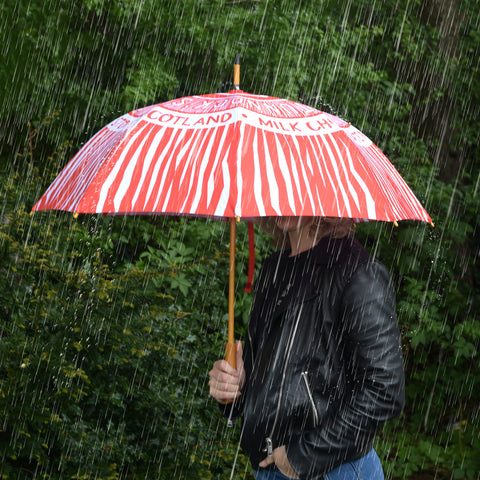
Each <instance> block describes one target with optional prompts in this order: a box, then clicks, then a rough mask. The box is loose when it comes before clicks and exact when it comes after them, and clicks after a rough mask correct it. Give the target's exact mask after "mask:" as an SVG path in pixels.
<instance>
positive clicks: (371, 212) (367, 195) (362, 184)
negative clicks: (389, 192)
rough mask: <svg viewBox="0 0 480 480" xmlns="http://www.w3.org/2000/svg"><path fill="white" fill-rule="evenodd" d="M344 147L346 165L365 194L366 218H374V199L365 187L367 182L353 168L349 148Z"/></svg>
mask: <svg viewBox="0 0 480 480" xmlns="http://www.w3.org/2000/svg"><path fill="white" fill-rule="evenodd" d="M342 143H343V142H342ZM344 145H345V144H344ZM345 148H346V150H347V159H348V165H349V166H350V172H352V175H353V176H354V177H355V179H356V180H357V182H358V184H359V185H360V188H361V189H362V191H363V193H364V195H365V201H366V203H367V215H368V218H371V219H374V218H376V215H377V214H376V212H375V201H374V200H373V198H372V195H371V193H370V190H369V189H368V187H367V184H366V183H365V182H364V181H363V178H362V177H361V176H360V174H359V173H358V172H357V171H356V170H355V166H354V164H353V161H352V156H351V155H350V150H349V149H348V148H347V146H346V145H345ZM349 185H350V186H351V184H350V182H349ZM351 188H352V189H353V187H352V186H351ZM355 193H356V192H355ZM357 207H359V204H358V200H357Z"/></svg>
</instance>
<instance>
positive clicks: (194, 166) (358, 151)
mask: <svg viewBox="0 0 480 480" xmlns="http://www.w3.org/2000/svg"><path fill="white" fill-rule="evenodd" d="M235 69H236V70H234V71H235V72H236V73H235V76H236V79H237V80H234V83H235V84H236V85H238V84H239V65H238V64H236V65H235ZM50 209H53V210H65V211H69V212H73V213H75V214H78V213H102V214H110V215H122V214H139V215H140V214H172V215H194V216H205V217H218V218H224V219H226V218H231V219H235V218H236V219H239V218H244V219H245V218H255V217H264V216H284V215H293V216H300V215H304V216H326V217H347V218H353V219H356V220H358V221H364V220H386V221H393V222H396V221H397V220H422V221H426V222H431V218H430V217H429V215H428V213H427V212H426V211H425V209H424V208H423V207H422V205H421V204H420V202H419V201H418V200H417V198H416V197H415V195H414V194H413V193H412V191H411V190H410V188H409V187H408V185H407V184H406V183H405V181H404V180H403V179H402V177H401V176H400V174H399V173H398V172H397V171H396V170H395V168H394V167H393V165H392V164H391V163H390V162H389V161H388V159H387V158H386V157H385V155H384V154H383V153H382V152H381V151H380V150H379V149H378V148H377V147H376V146H375V145H374V144H373V143H372V142H371V141H370V140H369V139H368V138H367V137H366V136H365V135H363V134H362V133H361V132H360V131H359V130H357V129H356V128H355V127H353V126H352V125H350V124H349V123H347V122H345V121H343V120H341V119H340V118H338V117H335V116H333V115H329V114H328V113H324V112H320V111H318V110H316V109H314V108H311V107H308V106H306V105H302V104H300V103H296V102H292V101H290V100H284V99H279V98H274V97H267V96H260V95H252V94H248V93H245V92H242V91H241V90H233V91H231V92H229V93H219V94H212V95H201V96H192V97H185V98H180V99H177V100H172V101H169V102H165V103H161V104H158V105H153V106H150V107H145V108H142V109H139V110H135V111H133V112H130V113H128V114H126V115H123V116H122V117H120V118H118V119H117V120H114V121H113V122H111V123H110V124H109V125H107V126H106V127H104V128H103V129H102V130H100V131H99V132H98V133H97V134H96V135H95V136H94V137H93V138H92V139H91V140H89V141H88V142H87V143H86V144H85V145H84V146H83V148H82V149H81V150H80V151H79V152H78V153H77V154H76V155H75V157H73V159H72V160H71V161H70V162H69V163H68V164H67V166H66V167H65V168H64V169H63V171H62V172H61V173H60V174H59V176H58V177H57V178H56V179H55V180H54V182H53V183H52V185H51V186H50V187H49V188H48V189H47V191H46V192H45V193H44V194H43V195H42V197H41V198H40V200H39V201H38V202H37V203H36V205H35V206H34V207H33V211H38V210H50ZM230 226H231V228H230V280H229V326H228V343H227V346H226V358H227V360H228V361H229V362H230V364H231V365H233V366H234V367H235V344H234V341H233V338H234V320H233V318H234V289H235V288H234V287H235V283H234V271H235V248H234V245H235V220H232V221H231V222H230ZM250 231H251V230H250ZM252 266H253V262H250V266H249V270H250V272H252V271H253V268H252Z"/></svg>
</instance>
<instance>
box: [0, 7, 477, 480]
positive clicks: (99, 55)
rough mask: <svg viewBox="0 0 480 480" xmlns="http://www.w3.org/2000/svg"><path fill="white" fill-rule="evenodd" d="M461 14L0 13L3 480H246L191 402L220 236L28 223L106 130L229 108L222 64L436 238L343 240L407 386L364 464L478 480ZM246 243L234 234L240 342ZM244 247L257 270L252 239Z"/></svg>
mask: <svg viewBox="0 0 480 480" xmlns="http://www.w3.org/2000/svg"><path fill="white" fill-rule="evenodd" d="M447 4H448V5H451V6H452V8H451V15H453V17H452V18H451V20H453V21H451V22H450V23H448V22H444V23H443V24H442V23H441V20H442V18H443V17H442V15H444V8H443V7H442V6H443V5H447ZM478 6H479V2H478V1H477V0H475V1H472V0H468V1H467V0H459V1H458V2H443V3H442V2H438V1H432V2H420V1H419V0H415V1H411V0H410V1H395V2H391V1H386V2H371V1H367V0H358V1H356V2H343V3H342V2H338V1H336V0H328V1H327V0H318V1H314V2H298V1H293V0H284V1H270V2H258V1H250V0H247V1H241V2H237V1H224V0H207V1H202V2H198V1H194V0H184V1H159V0H145V1H138V0H125V1H122V2H118V1H114V0H74V1H56V2H51V1H43V2H40V1H38V0H35V1H31V0H29V1H26V0H18V1H15V2H13V1H5V2H3V3H2V4H1V5H0V18H1V20H0V22H1V23H0V24H1V27H0V28H1V32H2V40H3V43H2V54H3V56H2V62H1V63H0V99H1V100H0V102H1V107H2V108H1V109H0V136H1V137H2V141H1V142H0V162H1V163H0V192H1V196H0V319H1V320H0V337H1V341H0V414H1V418H2V422H1V424H0V452H1V457H0V478H50V479H52V480H56V479H60V478H62V479H63V478H77V479H87V478H97V479H120V478H130V477H132V478H139V479H140V478H149V479H150V478H159V479H161V478H168V479H170V478H229V476H230V471H231V469H232V465H233V463H234V461H236V466H235V475H236V476H237V477H238V478H244V473H245V472H247V473H246V477H245V478H251V473H250V471H249V466H248V462H247V460H246V459H245V458H244V457H243V456H242V455H241V454H240V455H238V456H237V441H238V435H239V431H238V426H237V427H236V428H234V429H227V428H226V427H225V421H224V420H223V419H222V418H221V417H220V415H219V414H218V412H217V409H216V406H215V405H214V402H213V401H211V400H210V399H209V398H208V385H207V378H208V375H207V373H208V370H209V368H210V365H211V363H212V361H213V360H215V359H216V358H218V356H221V355H222V350H223V346H222V344H223V342H224V341H225V340H224V339H225V335H226V322H225V316H226V315H225V313H226V309H227V300H226V298H227V292H226V286H227V271H228V226H227V225H226V224H225V223H223V222H217V221H212V220H195V221H194V220H191V219H185V218H182V219H176V218H162V217H149V218H147V217H145V218H134V217H127V218H116V217H115V218H105V219H102V218H96V217H87V216H84V217H83V216H81V217H80V218H79V219H78V220H73V219H72V218H71V217H70V216H69V215H67V214H64V213H61V212H50V213H42V214H36V215H34V216H29V214H28V211H29V210H30V208H31V206H32V205H33V204H34V202H35V201H36V200H37V199H38V197H39V196H40V194H41V193H42V192H43V191H44V190H45V188H46V187H47V186H48V185H49V184H50V183H51V181H52V180H53V179H54V178H55V176H56V174H57V173H58V172H59V170H60V169H61V168H62V167H63V165H65V164H66V162H67V161H68V159H69V158H70V157H71V156H72V155H73V153H74V152H75V151H76V150H77V149H78V147H79V146H80V145H81V144H82V143H83V142H85V141H86V140H87V139H88V138H89V137H90V136H91V135H92V134H93V133H94V132H95V131H97V130H98V129H99V128H101V127H102V126H103V125H104V124H106V123H107V122H108V121H110V120H112V119H114V118H116V117H118V116H119V115H121V114H123V113H124V112H125V111H129V110H132V109H134V108H136V107H139V106H143V105H146V104H151V103H155V102H159V101H163V100H167V99H170V98H172V97H177V96H181V95H187V94H193V93H209V92H211V91H225V90H228V89H230V88H231V84H232V82H231V79H232V78H231V77H232V63H233V58H234V55H235V54H236V53H240V54H241V58H242V60H241V63H242V71H241V85H242V88H243V89H245V90H246V91H252V92H255V93H261V94H269V95H276V96H285V97H288V98H291V99H293V100H300V101H303V102H305V103H308V104H310V105H312V106H315V107H317V108H320V109H324V110H327V111H331V112H333V113H335V114H338V115H340V116H343V117H344V118H346V119H347V120H349V121H351V122H352V123H353V124H354V125H356V126H357V127H358V128H360V129H362V130H363V131H365V133H366V134H367V135H368V136H369V137H371V138H372V139H374V140H375V143H377V144H378V145H379V146H380V147H381V148H382V150H383V151H385V152H386V154H387V156H388V157H389V158H390V159H391V160H392V162H393V163H394V165H395V166H396V167H397V168H398V170H399V171H400V173H401V174H402V175H403V176H404V178H405V179H406V180H407V182H408V183H409V184H410V185H411V187H412V189H413V190H414V192H415V193H416V194H417V196H418V197H419V199H420V200H421V201H422V203H424V205H426V207H427V210H428V211H429V212H430V213H431V215H432V217H433V218H434V221H435V224H436V227H435V228H434V229H432V228H431V227H428V226H425V225H417V224H412V223H411V222H404V223H403V224H401V225H400V227H399V228H393V227H392V226H390V225H383V224H364V225H359V226H358V228H357V236H358V237H359V239H360V240H362V241H363V242H364V243H365V244H366V245H367V247H368V248H369V249H370V250H371V251H372V253H374V254H376V255H377V256H378V257H379V258H380V259H381V260H382V261H383V262H384V263H385V264H386V265H387V266H388V268H389V269H390V270H391V272H392V274H393V277H394V280H395V283H396V287H397V292H398V314H399V322H400V325H401V328H402V333H403V346H404V350H405V362H406V369H407V406H406V410H405V412H404V414H403V416H402V418H400V419H399V420H397V421H395V422H390V423H389V424H388V425H386V426H385V428H384V430H383V431H382V432H381V435H380V436H379V438H378V442H377V448H378V451H379V452H380V454H381V457H382V458H383V459H385V462H384V466H385V470H386V473H387V477H390V478H415V476H416V475H418V478H438V479H440V478H467V479H475V478H478V471H480V465H479V464H478V455H477V453H476V452H478V451H479V449H480V443H479V442H480V440H479V438H480V437H479V436H478V431H479V420H478V408H479V403H478V391H480V385H479V378H478V375H477V374H476V372H477V371H478V366H479V354H478V348H479V342H480V319H479V317H478V311H480V293H479V292H480V289H479V288H478V285H479V277H478V258H479V257H478V245H479V244H480V238H479V231H478V225H479V224H480V213H479V212H480V208H479V192H480V187H479V185H480V183H479V178H480V169H479V165H480V163H479V159H480V154H479V148H478V146H479V142H478V131H479V127H480V125H479V119H480V115H479V113H480V101H479V100H480V98H479V95H480V93H479V92H480V85H479V82H480V76H479V75H478V69H479V64H478V58H479V55H478V54H479V51H478V50H479V45H480V43H479V38H480V33H479V27H478V25H479V22H478ZM430 7H431V8H433V9H435V8H436V10H435V12H436V13H435V15H433V14H432V11H430V10H429V8H430ZM441 7H442V8H441ZM443 19H444V20H445V18H443ZM447 24H449V25H451V26H452V27H451V28H452V30H451V32H450V33H451V35H447V34H448V32H445V28H446V27H445V26H446V25H447ZM454 27H455V28H454ZM457 27H458V28H457ZM449 39H450V40H452V42H451V43H449ZM246 245H247V239H246V226H245V225H244V224H243V223H241V224H240V225H239V226H238V241H237V267H236V270H237V271H236V274H237V298H236V320H237V330H238V331H237V336H238V337H239V338H240V337H241V336H242V334H243V332H244V328H245V325H246V321H247V316H248V311H249V307H250V303H251V296H249V295H247V294H243V293H241V290H242V287H243V285H244V284H245V281H246V265H247V257H248V252H247V248H246ZM256 247H257V254H258V259H257V265H260V263H261V260H262V258H263V257H264V256H265V255H266V254H267V253H268V252H269V249H270V247H269V244H268V239H267V238H266V237H265V236H264V235H262V234H261V233H260V232H257V236H256ZM235 459H236V460H235ZM421 475H423V477H420V476H421Z"/></svg>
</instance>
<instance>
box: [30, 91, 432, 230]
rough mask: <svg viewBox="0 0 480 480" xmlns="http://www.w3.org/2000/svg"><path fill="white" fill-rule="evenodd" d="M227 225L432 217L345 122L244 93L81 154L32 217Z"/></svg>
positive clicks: (145, 124) (165, 108) (124, 130)
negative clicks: (159, 217)
mask: <svg viewBox="0 0 480 480" xmlns="http://www.w3.org/2000/svg"><path fill="white" fill-rule="evenodd" d="M45 209H56V210H66V211H70V212H74V213H103V214H155V213H158V214H175V215H196V216H207V217H219V218H242V219H243V218H252V217H264V216H283V215H294V216H298V215H308V216H327V217H348V218H353V219H356V220H359V221H362V220H384V221H397V220H421V221H426V222H431V218H430V216H429V215H428V213H427V212H426V211H425V209H424V208H423V207H422V205H421V204H420V202H419V201H418V200H417V198H416V197H415V195H414V194H413V192H412V191H411V189H410V188H409V187H408V185H407V184H406V183H405V181H404V180H403V179H402V177H401V176H400V174H399V173H398V172H397V171H396V169H395V168H394V167H393V165H392V164H391V163H390V162H389V160H388V159H387V158H386V156H385V155H384V154H383V153H382V152H381V151H380V149H379V148H378V147H376V146H375V145H374V144H373V142H372V141H371V140H369V139H368V138H367V137H366V136H365V135H364V134H363V133H361V132H360V131H359V130H357V129H356V128H355V127H354V126H352V125H351V124H349V123H347V122H345V121H344V120H342V119H340V118H338V117H335V116H333V115H330V114H328V113H324V112H321V111H318V110H316V109H314V108H311V107H309V106H306V105H303V104H300V103H297V102H293V101H290V100H285V99H279V98H274V97H268V96H260V95H252V94H249V93H245V92H242V91H240V90H233V91H231V92H229V93H220V94H211V95H200V96H191V97H185V98H180V99H176V100H171V101H169V102H165V103H161V104H158V105H153V106H149V107H145V108H142V109H139V110H135V111H132V112H130V113H127V114H126V115H123V116H122V117H120V118H118V119H116V120H114V121H113V122H111V123H110V124H109V125H107V126H106V127H104V128H103V129H102V130H100V131H99V132H98V133H97V134H96V135H95V136H94V137H93V138H92V139H91V140H89V141H88V142H87V143H86V144H85V145H84V146H83V148H82V149H81V150H80V151H79V152H78V153H77V154H76V155H75V157H74V158H73V159H72V160H71V161H70V163H69V164H68V165H67V166H66V167H65V168H64V170H63V171H62V172H61V173H60V175H59V176H58V177H57V178H56V179H55V181H54V182H53V183H52V185H51V186H50V187H49V188H48V190H47V191H46V192H45V194H44V195H43V196H42V197H41V198H40V200H39V201H38V203H37V204H36V205H35V206H34V207H33V210H34V211H36V210H45Z"/></svg>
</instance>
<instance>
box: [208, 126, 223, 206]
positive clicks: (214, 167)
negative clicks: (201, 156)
mask: <svg viewBox="0 0 480 480" xmlns="http://www.w3.org/2000/svg"><path fill="white" fill-rule="evenodd" d="M227 132H228V127H225V128H224V129H223V133H222V137H221V138H220V141H219V142H218V146H217V152H216V155H215V160H214V162H213V165H212V168H211V170H210V176H209V177H208V181H207V207H209V206H210V202H211V201H212V196H213V192H214V191H215V187H216V183H217V179H216V177H215V175H216V173H215V172H216V170H217V165H218V162H219V161H220V155H221V154H222V149H223V144H224V143H225V139H226V138H227Z"/></svg>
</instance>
